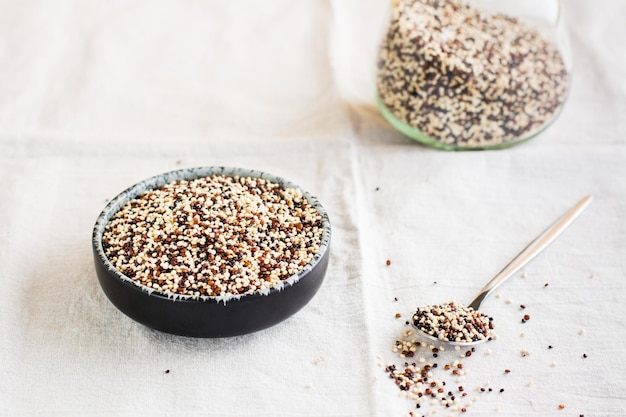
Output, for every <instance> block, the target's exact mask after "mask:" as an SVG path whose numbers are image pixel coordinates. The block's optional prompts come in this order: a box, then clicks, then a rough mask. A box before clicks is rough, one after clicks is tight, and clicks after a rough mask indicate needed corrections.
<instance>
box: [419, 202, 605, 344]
mask: <svg viewBox="0 0 626 417" xmlns="http://www.w3.org/2000/svg"><path fill="white" fill-rule="evenodd" d="M592 200H593V197H592V196H586V197H584V198H583V199H582V200H580V201H579V202H578V203H576V205H574V207H572V208H571V209H569V210H568V211H567V212H566V213H565V214H564V215H562V216H561V217H559V218H558V219H557V220H556V221H555V222H554V223H553V224H552V225H551V226H550V227H548V228H547V229H546V230H545V231H544V232H543V233H541V234H540V235H539V236H538V237H536V238H535V240H533V241H532V242H530V243H529V244H528V246H526V247H525V248H524V250H522V251H521V252H520V253H519V254H518V255H517V256H516V257H515V258H513V260H512V261H511V262H509V263H508V264H507V265H506V266H505V267H504V268H503V269H502V271H500V272H499V273H498V274H497V275H496V276H495V277H493V278H492V279H491V281H489V282H488V283H487V284H486V285H485V286H484V287H483V288H482V289H481V290H480V291H479V293H478V294H477V295H476V297H475V298H474V300H472V302H471V303H470V304H469V305H468V306H467V308H466V309H465V308H463V307H462V306H461V309H460V311H461V312H462V313H463V314H462V315H458V314H457V315H456V316H453V317H450V315H444V314H443V313H439V315H438V317H434V318H433V319H432V322H433V324H437V326H438V327H439V328H438V329H437V328H436V329H432V328H431V330H432V332H433V333H434V334H437V330H440V331H441V333H438V334H439V336H440V337H436V336H435V335H434V334H429V333H428V332H426V331H425V329H424V328H422V327H420V326H418V325H416V317H417V312H416V313H415V314H413V316H412V317H411V325H412V326H413V328H414V329H415V330H416V331H417V332H418V333H419V334H420V335H421V336H422V337H424V338H426V339H428V340H431V341H434V342H437V343H440V344H447V345H450V346H474V345H478V344H481V343H484V342H486V341H488V340H490V339H491V337H488V336H485V335H484V333H483V332H482V331H481V332H479V333H480V334H482V335H483V336H485V337H484V338H482V337H481V338H479V339H478V340H474V339H475V337H473V338H472V339H470V340H467V341H465V340H448V339H447V338H446V336H444V333H443V328H442V326H448V325H450V323H451V322H454V323H456V322H457V321H461V320H465V319H468V320H469V319H472V318H475V317H474V315H475V314H476V315H480V312H479V308H480V306H481V304H482V302H483V301H484V300H485V299H486V298H487V297H488V296H489V295H490V294H491V293H492V292H493V291H494V290H495V289H496V288H497V287H499V286H500V285H501V284H502V283H504V282H505V281H507V280H508V279H509V278H511V277H512V276H513V274H515V273H516V272H517V271H519V270H520V269H521V268H522V267H523V266H525V265H526V264H528V263H529V262H530V261H531V260H533V259H534V258H535V257H536V256H537V255H538V254H539V253H541V252H542V251H543V250H544V249H545V248H547V247H548V245H550V243H552V242H553V241H554V240H555V239H556V238H557V237H558V236H559V235H560V234H561V233H562V232H563V231H564V230H565V229H566V228H567V227H568V226H569V225H570V224H572V222H573V221H574V220H575V219H576V218H577V217H578V216H579V215H580V214H581V213H582V212H583V210H585V209H586V208H587V206H588V205H589V203H591V201H592ZM450 304H451V305H452V306H454V303H453V302H452V303H449V304H448V305H450ZM418 311H419V309H418ZM437 311H440V310H437ZM483 317H486V316H484V315H483ZM467 326H470V327H467ZM473 326H474V324H472V323H471V322H467V323H466V324H465V325H461V326H459V325H456V327H457V330H458V331H459V332H461V331H462V332H463V334H460V336H459V337H458V338H457V339H463V338H465V339H467V333H468V332H472V331H473V330H472V329H471V327H473ZM464 329H465V330H464ZM448 332H449V331H448ZM488 333H491V332H488ZM461 336H463V337H461Z"/></svg>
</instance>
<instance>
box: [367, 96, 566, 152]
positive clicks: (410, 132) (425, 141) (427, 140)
mask: <svg viewBox="0 0 626 417" xmlns="http://www.w3.org/2000/svg"><path fill="white" fill-rule="evenodd" d="M376 104H377V105H378V108H379V109H380V112H381V114H382V115H383V117H384V118H385V120H387V122H389V124H391V126H393V128H394V129H396V130H397V131H399V132H400V133H402V134H403V135H405V136H407V137H409V138H411V139H413V140H414V141H416V142H419V143H421V144H422V145H426V146H429V147H431V148H436V149H441V150H444V151H488V150H499V149H507V148H511V147H513V146H515V145H519V144H520V143H524V142H526V141H528V140H530V139H532V138H534V137H535V136H537V135H538V134H539V133H541V132H543V131H544V130H545V129H546V128H547V127H548V126H550V125H551V124H552V122H554V120H555V119H556V118H557V117H558V116H559V114H560V113H561V110H562V108H563V104H564V103H563V104H561V106H560V108H559V109H558V110H557V112H556V113H555V114H554V117H552V119H550V121H548V122H546V123H544V124H543V125H542V126H540V127H539V128H538V129H536V130H534V131H533V132H531V133H529V134H528V135H527V136H523V137H520V138H519V139H516V140H512V141H508V142H503V143H498V144H496V145H481V146H458V145H451V144H448V143H442V142H439V141H437V140H435V139H433V138H431V137H430V136H428V135H426V134H425V133H424V132H422V131H421V130H419V129H418V128H416V127H413V126H409V125H408V124H406V123H405V122H403V121H402V120H400V119H398V118H397V117H396V116H395V115H393V114H392V113H391V111H389V109H388V108H387V106H385V104H384V103H383V101H382V100H381V99H380V96H379V95H378V94H376Z"/></svg>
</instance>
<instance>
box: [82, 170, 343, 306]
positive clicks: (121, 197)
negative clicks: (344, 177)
mask: <svg viewBox="0 0 626 417" xmlns="http://www.w3.org/2000/svg"><path fill="white" fill-rule="evenodd" d="M212 175H224V176H227V177H234V176H239V177H251V178H260V179H264V180H267V181H270V182H273V183H277V184H279V185H280V186H281V187H283V188H297V189H298V190H300V192H301V193H302V195H303V196H304V197H305V198H306V199H307V201H308V202H309V204H311V206H313V208H314V209H315V210H316V211H318V212H319V213H320V214H321V216H322V239H321V243H320V248H319V250H318V251H317V253H316V254H315V255H314V257H313V260H312V261H311V262H309V263H307V264H306V265H305V266H304V267H303V269H302V270H301V271H300V272H298V273H297V274H294V275H291V276H290V277H289V278H287V279H285V280H283V281H281V282H280V283H279V284H277V285H274V286H273V287H271V288H268V289H265V290H260V291H255V292H254V293H252V294H230V293H229V294H226V295H220V296H209V295H199V296H195V295H189V294H174V293H168V292H165V291H160V290H155V289H153V288H150V287H148V286H146V285H143V284H140V283H138V282H136V281H134V280H133V279H131V278H130V277H128V276H126V275H124V274H123V273H122V272H120V271H119V270H118V269H117V268H116V267H115V266H114V265H113V264H112V263H111V262H110V261H109V259H108V257H107V256H106V254H105V253H104V248H103V247H102V236H103V234H104V228H105V227H106V225H107V224H108V223H109V221H110V219H111V217H112V216H113V215H114V214H115V213H117V212H118V211H119V210H120V209H121V208H122V207H123V206H124V205H125V204H126V203H127V202H129V201H130V200H132V199H133V198H136V197H138V196H140V195H141V194H142V193H144V192H146V191H148V190H152V189H154V188H157V187H160V186H162V185H165V184H169V183H172V182H174V181H179V180H186V181H190V180H194V179H198V178H204V177H209V176H212ZM330 238H331V224H330V219H329V217H328V213H327V211H326V209H325V208H324V207H323V206H322V204H321V203H320V202H319V200H318V199H317V197H315V196H314V195H312V194H311V193H309V192H308V191H306V190H305V189H303V188H302V187H300V186H299V185H297V184H295V183H293V182H291V181H289V180H286V179H284V178H282V177H279V176H276V175H273V174H270V173H267V172H264V171H260V170H256V169H248V168H238V167H228V166H201V167H193V168H183V169H177V170H174V171H169V172H164V173H162V174H158V175H154V176H152V177H150V178H146V179H144V180H142V181H140V182H138V183H136V184H133V185H131V186H130V187H128V188H126V189H125V190H124V191H122V192H120V193H119V194H117V195H116V196H115V197H113V198H112V199H111V200H110V201H109V202H108V203H107V204H106V206H105V207H104V209H103V210H102V211H101V212H100V214H99V215H98V218H97V219H96V222H95V224H94V227H93V232H92V238H91V243H92V246H93V249H94V252H95V254H96V255H97V257H98V258H99V260H100V261H101V262H102V264H103V265H104V267H105V268H106V270H107V272H108V273H109V275H110V276H111V275H112V276H114V277H116V278H117V279H119V280H120V281H121V282H123V283H124V284H127V285H129V286H130V287H132V288H134V289H136V290H141V292H143V293H145V294H146V295H148V296H152V297H157V298H162V299H164V300H169V301H176V302H194V303H198V302H203V303H218V304H219V303H223V304H226V303H227V302H232V301H243V300H253V299H255V298H259V297H265V296H269V295H271V294H274V293H277V292H281V291H283V290H284V289H286V288H288V287H291V286H293V285H295V284H296V283H298V281H300V280H301V279H303V278H305V277H306V276H307V275H308V274H309V273H310V272H311V271H312V270H314V269H315V267H316V266H317V265H318V264H319V263H320V262H321V260H322V259H323V258H324V257H325V256H326V255H327V253H328V250H329V248H330Z"/></svg>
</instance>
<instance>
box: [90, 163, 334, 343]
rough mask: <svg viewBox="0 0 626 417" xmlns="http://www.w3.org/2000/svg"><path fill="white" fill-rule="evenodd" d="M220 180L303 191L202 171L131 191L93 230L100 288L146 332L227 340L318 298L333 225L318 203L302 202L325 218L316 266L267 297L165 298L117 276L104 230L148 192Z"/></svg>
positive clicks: (242, 172) (230, 172)
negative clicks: (175, 184)
mask: <svg viewBox="0 0 626 417" xmlns="http://www.w3.org/2000/svg"><path fill="white" fill-rule="evenodd" d="M214 174H221V175H225V176H235V175H238V176H242V177H255V178H262V179H265V180H268V181H271V182H274V183H277V184H280V185H281V186H283V187H284V188H300V187H298V186H297V185H295V184H293V183H291V182H289V181H286V180H284V179H282V178H278V177H275V176H273V175H270V174H267V173H263V172H260V171H254V170H247V169H241V168H226V167H203V168H191V169H183V170H179V171H173V172H169V173H166V174H161V175H157V176H155V177H152V178H149V179H147V180H145V181H142V182H140V183H138V184H135V185H133V186H132V187H130V188H128V189H127V190H125V191H123V192H122V193H120V194H119V195H118V196H117V197H115V198H114V199H113V200H111V201H110V202H109V204H107V206H106V207H105V208H104V210H103V211H102V213H101V214H100V216H99V217H98V219H97V221H96V224H95V226H94V229H93V238H92V246H93V254H94V259H95V265H96V273H97V275H98V280H99V281H100V286H101V287H102V289H103V290H104V293H105V294H106V296H107V297H108V298H109V300H110V301H111V302H112V303H113V304H114V305H115V306H116V307H117V308H118V309H119V310H120V311H122V312H123V313H124V314H126V315H127V316H129V317H130V318H132V319H134V320H136V321H138V322H139V323H142V324H144V325H146V326H148V327H151V328H153V329H156V330H160V331H163V332H167V333H173V334H177V335H182V336H192V337H225V336H236V335H242V334H246V333H251V332H254V331H257V330H261V329H265V328H267V327H270V326H273V325H275V324H277V323H279V322H281V321H283V320H285V319H287V318H288V317H290V316H291V315H293V314H294V313H296V312H297V311H298V310H300V309H301V308H302V307H304V306H305V305H306V304H307V303H308V302H309V301H310V300H311V299H312V298H313V296H314V295H315V293H317V291H318V289H319V288H320V285H321V284H322V281H323V280H324V275H325V274H326V268H327V266H328V258H329V246H330V235H331V230H330V221H329V219H328V214H327V213H326V211H325V210H324V208H323V207H322V205H321V204H320V203H319V202H318V201H317V199H316V198H315V197H313V196H312V195H310V194H309V193H307V192H306V191H304V190H302V194H303V196H304V197H305V198H306V199H307V200H308V201H309V203H310V204H311V205H312V206H313V207H314V208H315V209H316V210H317V211H319V212H320V214H321V215H322V226H323V234H322V243H321V245H320V249H319V251H318V252H317V254H316V255H315V256H314V258H313V260H312V261H311V262H310V263H309V264H307V265H306V266H305V267H304V269H303V270H302V271H301V272H300V273H299V274H297V275H293V276H291V277H289V278H288V279H287V280H285V281H283V282H282V284H281V285H280V286H277V287H274V288H272V289H270V290H269V292H266V293H260V292H259V293H253V294H251V295H244V296H233V297H231V298H228V299H224V298H215V297H209V296H205V297H192V296H188V295H176V296H175V297H173V296H172V294H167V293H164V292H159V291H156V290H154V289H152V288H149V287H147V286H144V285H141V284H138V283H136V282H135V281H133V280H131V279H130V278H129V277H127V276H126V275H124V274H122V273H121V272H120V271H118V270H117V269H116V268H115V267H114V266H113V265H112V264H111V263H110V262H109V259H107V257H106V255H105V252H104V249H103V247H102V235H103V233H104V228H105V226H106V224H107V223H108V222H109V220H110V219H111V217H112V216H113V215H114V214H115V213H116V212H117V211H119V210H120V208H121V207H122V206H124V204H126V203H127V202H128V201H130V200H132V199H133V198H136V197H138V196H139V195H141V194H142V193H143V192H144V191H146V190H150V189H153V188H156V187H159V186H161V185H165V184H168V183H171V182H174V181H177V180H193V179H196V178H202V177H207V176H211V175H214Z"/></svg>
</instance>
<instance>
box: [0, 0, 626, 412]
mask: <svg viewBox="0 0 626 417" xmlns="http://www.w3.org/2000/svg"><path fill="white" fill-rule="evenodd" d="M566 4H567V6H568V7H567V17H568V22H569V28H570V34H571V40H572V49H573V55H574V58H575V68H574V72H573V85H572V90H571V93H570V97H569V100H568V102H567V104H566V107H565V109H564V111H563V113H562V115H561V116H560V118H559V119H558V120H557V121H556V122H555V123H554V125H553V126H552V127H551V128H550V129H548V130H547V131H546V132H544V133H543V134H542V135H541V136H540V137H538V138H536V139H534V140H532V141H530V142H529V143H527V144H524V145H521V146H519V147H516V148H512V149H509V150H505V151H498V152H473V153H445V152H440V151H435V150H431V149H427V148H424V147H421V146H419V145H417V144H416V143H414V142H412V141H410V140H408V139H406V138H404V137H402V136H400V135H399V134H397V133H395V132H394V131H392V130H391V129H390V127H389V126H388V125H387V124H386V123H385V122H384V121H383V120H382V118H381V116H380V115H379V114H378V113H377V111H376V109H375V108H374V107H373V94H374V84H373V81H372V77H373V74H374V64H375V55H376V47H377V44H378V39H379V38H380V36H381V34H382V33H383V31H384V26H385V24H386V19H387V17H386V16H387V2H386V1H384V0H383V1H376V0H369V1H354V0H344V1H340V0H337V1H330V2H328V1H326V2H325V1H279V0H274V1H270V2H241V1H235V2H217V1H194V0H187V1H178V2H173V1H155V2H147V1H95V0H94V1H84V2H78V1H71V0H60V1H53V2H52V1H34V0H28V1H21V2H10V1H2V2H0V62H1V63H2V65H0V285H1V288H2V290H1V291H0V335H1V336H0V415H6V416H39V415H41V416H73V415H81V416H84V415H90V416H134V415H154V416H176V415H192V414H198V415H210V416H290V417H301V416H403V415H406V414H407V413H408V412H409V411H412V410H414V404H413V403H412V402H411V401H408V400H407V399H405V398H403V397H402V395H401V394H400V391H399V390H398V389H397V388H396V387H395V386H394V385H393V383H392V381H391V380H389V379H388V378H387V376H386V374H385V372H384V368H383V367H381V366H379V363H397V364H401V363H402V360H401V359H399V358H398V357H397V355H396V354H394V353H393V352H392V351H391V346H392V344H393V343H394V341H395V340H396V338H399V337H400V336H401V335H402V332H403V330H404V329H405V327H404V324H403V319H400V320H398V319H395V317H394V316H395V314H396V313H401V314H402V315H403V316H404V317H407V316H408V315H409V314H410V313H411V311H412V310H413V309H414V308H415V307H416V306H417V305H423V304H428V303H433V302H440V301H447V300H450V299H456V300H458V301H461V302H468V301H469V300H471V298H472V296H473V295H474V293H475V292H476V291H477V290H478V289H479V288H480V287H481V286H482V285H483V284H484V282H486V281H487V280H488V279H489V278H490V277H491V276H492V275H494V274H495V273H496V272H497V271H498V270H499V269H500V268H501V267H502V266H503V265H504V264H505V263H506V262H507V261H508V260H509V259H511V258H512V257H513V256H514V255H515V254H516V253H517V252H518V251H519V250H520V249H521V248H522V247H523V246H524V245H525V244H526V243H527V242H528V241H530V240H531V239H532V238H533V237H534V236H535V235H536V234H538V233H539V232H540V231H541V230H543V228H545V227H546V226H547V225H548V224H550V223H551V222H552V221H553V220H554V219H555V218H556V217H557V216H558V215H560V214H561V213H562V212H563V211H565V210H566V209H567V208H568V207H570V206H571V205H573V204H574V202H575V201H577V200H578V199H579V198H581V197H582V196H583V195H586V194H593V195H594V196H595V197H596V199H595V201H594V203H593V204H592V205H591V206H590V208H589V209H588V210H587V212H586V213H584V215H583V216H582V217H581V218H580V219H579V220H578V221H577V222H576V223H575V224H574V225H573V226H572V227H571V229H569V230H568V231H566V233H565V234H564V235H563V236H562V237H561V238H560V239H559V240H558V241H557V242H556V243H555V244H554V245H553V246H552V247H550V248H549V249H548V250H547V251H546V252H545V253H544V254H542V255H541V256H540V257H539V258H537V259H536V260H535V261H534V262H533V263H532V264H530V265H529V266H528V267H526V268H525V269H524V272H525V276H526V278H522V275H521V274H518V276H516V277H514V278H513V279H512V280H511V282H509V283H507V284H506V286H504V287H502V289H501V290H500V291H499V295H500V297H499V298H496V297H493V298H491V299H489V301H488V302H486V304H485V305H484V309H485V311H486V312H488V313H489V314H491V315H493V316H494V317H496V319H497V323H498V335H499V338H498V340H496V341H494V342H492V343H491V344H490V345H488V346H484V347H481V348H480V349H479V351H478V352H477V353H476V354H474V355H473V356H472V357H471V358H468V359H467V362H466V368H467V369H468V370H469V371H471V372H470V373H469V374H468V375H467V379H466V381H465V382H463V383H464V384H465V385H466V386H467V387H468V389H469V390H470V392H471V394H470V398H473V397H477V401H476V402H475V404H473V405H472V406H471V407H470V410H469V414H468V415H487V414H488V413H492V412H495V410H499V411H498V413H497V414H495V415H506V416H546V415H557V416H578V415H579V414H584V415H585V416H586V417H589V416H621V415H624V409H625V406H624V404H626V401H625V400H626V394H625V393H624V392H625V388H626V376H625V374H624V372H623V371H624V368H625V365H626V363H625V360H624V357H623V354H622V352H623V346H624V342H625V341H626V337H625V330H626V329H625V324H624V323H625V321H624V317H623V308H624V298H625V296H626V284H625V282H626V263H625V261H624V253H626V180H625V178H626V148H625V139H624V138H625V136H626V50H625V47H624V45H625V44H626V27H625V26H624V25H623V18H624V16H626V3H624V2H622V1H620V0H599V1H594V2H588V1H584V0H570V1H567V2H566ZM203 165H228V166H242V167H247V168H255V169H261V170H265V171H269V172H271V173H273V174H275V175H279V176H282V177H285V178H288V179H290V180H292V181H294V182H296V183H298V184H300V185H301V186H302V187H303V188H305V189H307V190H309V191H310V192H312V193H313V194H315V195H317V196H318V197H319V199H320V200H321V202H322V203H323V204H324V205H325V207H326V208H327V210H328V211H329V214H330V216H331V221H332V223H333V230H334V235H333V246H332V257H331V263H330V267H329V271H328V275H327V277H326V281H325V282H324V285H323V286H322V288H321V290H320V292H319V293H318V294H317V296H316V297H315V298H314V299H313V301H312V302H311V303H310V304H309V305H307V306H306V308H305V309H303V310H302V311H300V312H299V313H298V314H296V315H295V316H294V317H292V318H291V319H289V320H287V321H285V322H283V323H281V324H279V325H277V326H275V327H273V328H271V329H268V330H266V331H263V332H259V333H255V334H251V335H247V336H242V337H235V338H228V339H220V340H197V339H190V338H180V337H175V336H170V335H167V334H162V333H158V332H155V331H152V330H149V329H147V328H145V327H143V326H141V325H139V324H137V323H134V322H133V321H131V320H130V319H128V318H127V317H126V316H124V315H123V314H121V313H120V312H119V311H117V310H116V309H115V308H114V307H113V306H112V304H111V303H110V302H109V301H108V300H107V299H106V298H105V296H104V294H103V293H102V291H101V290H100V288H99V286H98V283H97V280H96V277H95V271H94V267H93V260H92V254H91V249H90V237H91V229H92V227H93V223H94V221H95V219H96V217H97V215H98V214H99V212H100V210H101V209H102V208H103V207H104V205H105V202H106V200H107V199H109V198H111V197H113V196H114V195H116V194H117V193H118V192H120V191H121V190H123V189H124V188H126V187H127V186H129V185H131V184H133V183H135V182H137V181H140V180H142V179H144V178H147V177H149V176H152V175H155V174H158V173H161V172H165V171H168V170H172V169H176V168H180V167H191V166H203ZM387 259H390V260H391V261H392V265H391V266H389V267H387V266H386V265H385V260H387ZM435 282H436V283H435ZM544 283H549V284H550V285H549V287H544ZM394 297H397V298H398V301H397V302H395V301H393V299H394ZM509 300H510V303H507V301H509ZM519 304H525V305H526V306H527V308H526V310H525V313H528V314H529V315H531V317H532V319H531V320H530V321H529V322H528V323H526V324H521V323H520V317H521V311H520V310H519V308H518V306H519ZM581 329H584V330H585V332H584V334H582V335H581V334H579V330H581ZM521 333H524V334H525V336H524V337H521V336H520V335H521ZM548 345H553V346H554V348H553V349H547V346H548ZM487 349H490V351H491V355H487V353H488V351H487ZM522 349H527V350H529V351H530V352H532V354H531V355H530V356H527V357H522V356H521V355H520V352H521V350H522ZM583 353H586V354H587V355H588V358H587V359H582V354H583ZM448 355H452V356H454V355H453V352H449V353H448ZM553 362H554V363H556V366H552V363H553ZM505 368H510V369H512V370H513V372H511V374H509V375H506V376H504V375H503V369H505ZM166 369H169V370H170V371H171V372H170V373H169V374H165V370H166ZM530 382H532V384H531V385H532V386H529V383H530ZM451 383H452V384H454V381H452V382H451ZM487 384H490V386H493V387H494V388H500V387H502V388H505V389H506V390H505V392H504V393H501V394H500V393H489V395H487V394H481V393H480V392H479V391H477V390H476V387H477V386H479V385H482V386H486V385H487ZM559 403H563V404H565V405H566V408H565V409H564V410H558V404H559ZM429 410H432V409H431V408H428V407H425V408H422V409H421V410H418V411H422V413H423V414H425V413H427V412H428V411H429ZM416 415H417V414H416ZM420 415H421V414H420ZM438 415H447V413H446V412H445V410H441V409H438Z"/></svg>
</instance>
